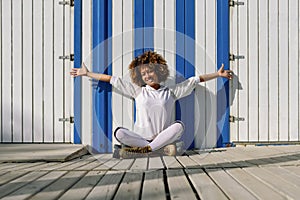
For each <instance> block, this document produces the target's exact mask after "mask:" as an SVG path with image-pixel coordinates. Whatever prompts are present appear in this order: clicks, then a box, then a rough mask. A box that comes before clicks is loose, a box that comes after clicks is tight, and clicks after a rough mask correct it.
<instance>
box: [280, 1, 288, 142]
mask: <svg viewBox="0 0 300 200" xmlns="http://www.w3.org/2000/svg"><path fill="white" fill-rule="evenodd" d="M288 20H289V18H288V1H279V119H280V120H279V140H280V141H287V140H288V137H289V133H288V130H289V124H288V120H289V102H288V101H289V100H288V98H289V90H288V88H289V81H288V80H289V61H288V58H289V49H288V48H289V47H288V46H289V26H288Z"/></svg>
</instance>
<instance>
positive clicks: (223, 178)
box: [207, 169, 256, 199]
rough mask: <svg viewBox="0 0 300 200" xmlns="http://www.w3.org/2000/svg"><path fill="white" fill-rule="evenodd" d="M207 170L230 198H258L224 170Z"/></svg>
mask: <svg viewBox="0 0 300 200" xmlns="http://www.w3.org/2000/svg"><path fill="white" fill-rule="evenodd" d="M207 172H208V175H209V176H210V177H211V178H212V179H213V181H214V182H215V183H216V184H217V185H218V186H219V188H221V189H222V190H223V192H224V193H225V194H226V196H227V197H228V198H229V199H256V198H255V196H254V195H253V194H252V193H250V192H249V191H248V190H246V189H245V188H244V187H243V186H242V185H240V184H239V183H238V182H236V181H235V180H234V179H233V178H232V177H231V176H229V175H228V174H227V173H226V172H225V171H224V170H222V169H208V170H207ZM237 191H239V192H237Z"/></svg>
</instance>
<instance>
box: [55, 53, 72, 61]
mask: <svg viewBox="0 0 300 200" xmlns="http://www.w3.org/2000/svg"><path fill="white" fill-rule="evenodd" d="M58 58H59V59H63V60H65V59H70V61H74V54H70V55H66V56H59V57H58Z"/></svg>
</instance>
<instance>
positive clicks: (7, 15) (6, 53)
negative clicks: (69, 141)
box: [2, 0, 12, 142]
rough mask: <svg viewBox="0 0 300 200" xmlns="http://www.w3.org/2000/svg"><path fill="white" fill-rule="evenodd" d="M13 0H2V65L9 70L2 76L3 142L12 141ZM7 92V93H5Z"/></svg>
mask: <svg viewBox="0 0 300 200" xmlns="http://www.w3.org/2000/svg"><path fill="white" fill-rule="evenodd" d="M11 3H12V1H11V0H7V1H2V30H3V29H6V31H4V32H2V45H3V51H2V66H3V69H5V71H6V72H7V75H5V76H4V75H3V76H2V78H3V79H2V93H3V96H2V98H3V99H2V127H3V138H2V141H3V142H11V141H12V127H11V126H12V120H11V118H12V105H11V102H12V98H11V97H12V92H11V71H12V60H11V59H12V52H11V51H12V50H11V48H12V46H11V39H12V37H11V31H12V26H11V23H12V20H11V15H12V11H11V5H12V4H11ZM4 94H5V95H4Z"/></svg>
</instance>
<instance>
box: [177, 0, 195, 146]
mask: <svg viewBox="0 0 300 200" xmlns="http://www.w3.org/2000/svg"><path fill="white" fill-rule="evenodd" d="M194 39H195V1H194V0H177V1H176V71H177V76H176V82H177V83H179V82H182V81H183V80H185V79H187V78H190V77H192V76H194V75H195V67H194V65H195V64H194V63H195V41H194ZM194 110H195V106H194V95H193V94H192V95H190V96H188V97H185V98H183V99H181V100H179V101H178V102H177V103H176V119H178V120H181V121H183V123H184V124H185V131H184V133H183V137H182V140H183V141H184V143H185V147H186V148H193V147H194V132H195V129H194V123H193V122H194V121H195V120H194Z"/></svg>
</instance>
